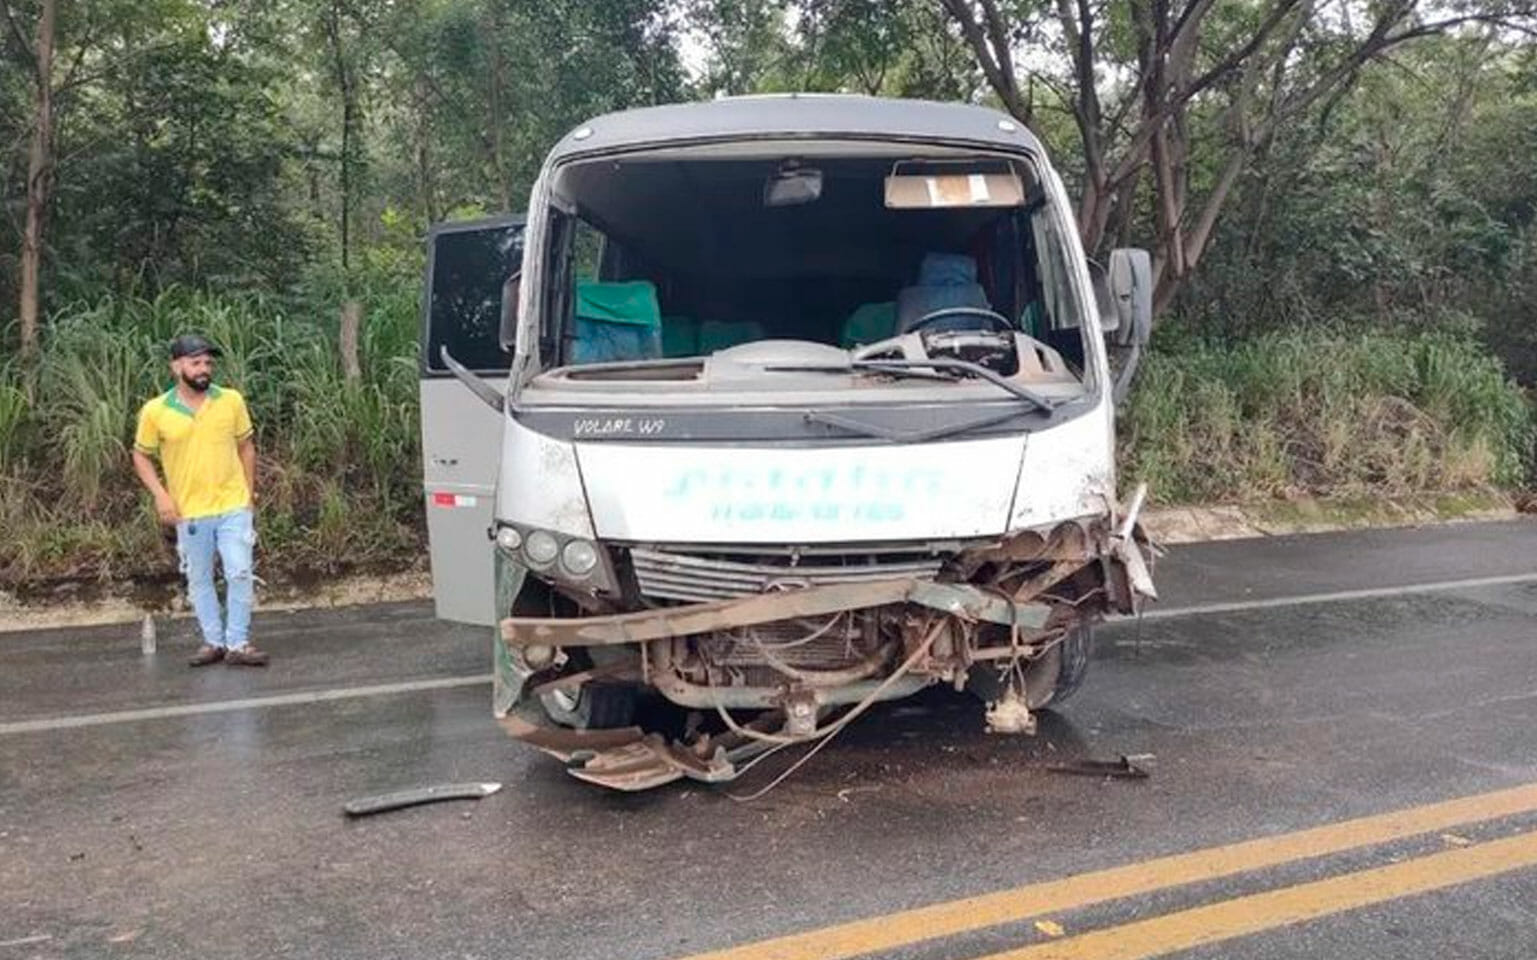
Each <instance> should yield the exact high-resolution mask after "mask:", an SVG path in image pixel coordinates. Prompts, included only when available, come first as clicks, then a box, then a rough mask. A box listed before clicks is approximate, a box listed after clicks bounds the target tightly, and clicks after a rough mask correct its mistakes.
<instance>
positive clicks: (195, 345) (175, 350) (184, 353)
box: [171, 333, 224, 360]
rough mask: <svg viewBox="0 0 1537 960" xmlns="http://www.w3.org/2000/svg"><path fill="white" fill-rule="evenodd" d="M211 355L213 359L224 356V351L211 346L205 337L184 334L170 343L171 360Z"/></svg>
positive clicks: (211, 343) (210, 342)
mask: <svg viewBox="0 0 1537 960" xmlns="http://www.w3.org/2000/svg"><path fill="white" fill-rule="evenodd" d="M205 353H207V354H211V355H212V356H215V357H222V356H224V351H223V350H220V349H219V348H218V347H216V346H214V345H213V342H212V341H210V340H209V339H208V338H207V337H202V336H199V335H198V334H195V333H184V334H182V335H181V336H179V337H177V338H176V339H175V340H172V341H171V359H172V360H180V359H181V358H182V357H197V356H201V355H202V354H205Z"/></svg>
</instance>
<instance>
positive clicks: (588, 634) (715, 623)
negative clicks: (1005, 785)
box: [502, 580, 1051, 647]
mask: <svg viewBox="0 0 1537 960" xmlns="http://www.w3.org/2000/svg"><path fill="white" fill-rule="evenodd" d="M895 603H915V604H918V605H919V606H923V607H928V608H930V609H932V610H937V611H939V612H942V613H949V614H954V615H956V616H960V617H966V618H969V619H974V620H986V621H989V622H992V623H997V624H1002V625H1004V626H1014V625H1018V626H1022V627H1031V628H1039V627H1041V626H1044V625H1045V623H1046V619H1047V617H1048V616H1049V615H1050V612H1051V611H1050V608H1048V607H1047V606H1045V605H1044V604H1032V603H1021V602H1018V601H1015V600H1012V599H1010V598H1008V597H1001V596H995V595H993V594H989V593H987V592H985V591H984V590H982V589H981V588H979V587H975V586H972V585H970V584H964V583H934V582H931V581H922V580H880V581H873V582H869V583H840V584H830V585H828V586H824V587H811V588H809V589H806V590H789V591H785V592H782V593H765V594H759V595H757V596H751V597H742V598H739V599H735V600H722V601H717V602H715V603H699V604H689V605H686V606H678V607H666V608H661V609H656V610H641V611H637V612H634V613H618V614H612V615H609V616H600V617H580V618H533V617H509V618H507V619H506V620H503V621H502V637H503V639H504V640H505V641H506V642H507V644H508V645H509V646H513V647H528V646H533V645H535V644H539V645H553V646H563V647H564V646H585V647H593V646H613V645H618V644H630V643H644V642H646V641H649V640H661V639H666V638H671V637H687V636H694V635H697V634H703V633H714V632H717V631H721V630H732V629H736V628H739V627H748V626H754V625H757V624H763V623H772V622H774V621H778V620H789V619H794V618H796V617H816V616H824V615H826V614H830V613H838V612H840V611H844V610H862V609H866V608H869V607H881V606H886V605H888V604H895Z"/></svg>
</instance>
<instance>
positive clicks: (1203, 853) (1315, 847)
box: [687, 784, 1537, 960]
mask: <svg viewBox="0 0 1537 960" xmlns="http://www.w3.org/2000/svg"><path fill="white" fill-rule="evenodd" d="M1533 810H1537V784H1527V785H1525V786H1520V787H1513V788H1510V789H1507V790H1497V791H1494V792H1493V793H1483V794H1477V795H1475V796H1471V797H1461V798H1458V799H1456V800H1446V801H1443V802H1440V803H1432V804H1428V805H1426V806H1422V807H1411V808H1409V809H1407V810H1398V811H1395V812H1393V813H1383V814H1377V815H1374V816H1370V817H1362V818H1360V819H1356V820H1346V821H1343V822H1340V823H1332V824H1327V825H1325V826H1321V827H1313V828H1311V829H1307V830H1299V831H1297V832H1295V833H1286V834H1279V835H1277V836H1272V837H1260V838H1258V839H1255V840H1246V841H1243V842H1241V843H1234V844H1229V845H1226V846H1221V847H1209V848H1207V849H1204V850H1195V851H1191V852H1189V853H1181V854H1175V855H1173V856H1168V857H1160V858H1158V859H1156V860H1146V861H1143V862H1141V863H1132V864H1127V865H1125V866H1120V867H1111V868H1109V869H1107V870H1096V871H1094V872H1092V873H1082V874H1078V875H1077V876H1072V877H1064V878H1062V879H1060V880H1050V881H1046V882H1044V883H1035V884H1031V885H1029V886H1024V887H1017V888H1015V889H1012V890H1002V891H999V892H997V893H989V894H983V895H981V896H977V897H968V898H966V899H964V900H953V901H950V902H948V903H937V904H932V905H929V906H925V907H917V908H915V909H912V910H904V911H901V912H899V913H892V914H888V915H885V916H880V917H872V918H870V919H867V920H855V921H852V922H850V923H842V924H837V925H836V926H830V927H823V928H822V929H819V930H809V931H806V932H805V933H797V934H791V935H789V936H785V937H776V938H775V939H772V940H762V941H759V942H757V943H749V944H743V945H742V946H738V947H730V948H728V949H725V950H718V951H714V952H712V953H703V954H697V955H695V956H693V957H689V958H687V960H843V958H847V957H857V956H860V955H861V954H866V953H874V952H877V951H885V950H894V949H897V948H899V947H904V946H909V945H911V944H914V943H921V942H923V941H925V940H932V939H937V938H939V937H949V936H954V935H955V934H958V933H966V932H968V931H972V930H980V929H982V928H984V927H992V926H997V925H999V924H1005V923H1016V922H1018V921H1021V920H1027V919H1029V918H1031V917H1036V916H1040V915H1041V914H1045V913H1057V912H1061V911H1065V910H1075V909H1078V908H1079V907H1086V906H1089V905H1091V904H1096V903H1104V902H1107V901H1110V900H1119V899H1121V898H1123V897H1130V896H1136V895H1139V894H1144V893H1151V892H1153V891H1156V890H1166V889H1169V888H1171V887H1178V886H1183V885H1185V884H1190V883H1201V882H1203V881H1206V880H1215V879H1218V878H1221V877H1228V876H1233V875H1234V874H1239V873H1247V872H1249V871H1251V870H1261V869H1264V868H1266V867H1274V866H1277V865H1279V864H1283V863H1292V862H1294V861H1298V860H1306V859H1310V858H1312V857H1322V856H1327V855H1330V854H1335V853H1340V852H1342V851H1345V850H1354V849H1359V848H1361V847H1369V846H1375V845H1377V844H1381V843H1388V842H1390V841H1393V840H1401V839H1403V838H1405V837H1412V836H1417V835H1419V834H1422V833H1431V832H1433V831H1439V830H1445V829H1447V828H1449V827H1455V826H1457V825H1459V824H1468V823H1478V822H1482V821H1486V820H1497V819H1499V818H1501V817H1508V816H1512V815H1514V814H1518V813H1529V812H1531V811H1533ZM1065 842H1069V843H1070V842H1071V840H1067V841H1065Z"/></svg>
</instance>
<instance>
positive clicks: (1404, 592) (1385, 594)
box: [1112, 573, 1537, 623]
mask: <svg viewBox="0 0 1537 960" xmlns="http://www.w3.org/2000/svg"><path fill="white" fill-rule="evenodd" d="M1523 583H1537V573H1511V574H1505V575H1502V576H1497V577H1473V578H1471V579H1467V580H1436V581H1432V582H1430V583H1412V584H1404V585H1401V586H1395V587H1367V588H1365V589H1362V590H1337V591H1334V592H1331V593H1306V594H1301V595H1298V596H1293V597H1266V598H1265V599H1262V600H1234V601H1231V602H1228V603H1195V604H1190V605H1189V606H1184V607H1170V608H1167V609H1161V608H1159V607H1153V608H1152V609H1150V610H1146V611H1144V612H1143V613H1142V614H1141V615H1140V619H1142V620H1169V619H1173V618H1176V617H1198V616H1203V615H1206V614H1212V613H1241V612H1243V611H1245V610H1271V609H1274V608H1276V607H1304V606H1311V605H1313V604H1319V603H1339V602H1341V601H1345V600H1381V599H1388V598H1392V597H1405V596H1412V595H1413V594H1416V593H1444V592H1446V591H1449V590H1473V589H1477V588H1479V587H1506V586H1512V585H1518V584H1523ZM1138 619H1139V617H1138V616H1137V615H1131V616H1124V617H1115V618H1113V621H1112V622H1115V623H1132V622H1135V621H1136V620H1138Z"/></svg>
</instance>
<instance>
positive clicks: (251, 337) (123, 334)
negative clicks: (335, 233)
mask: <svg viewBox="0 0 1537 960" xmlns="http://www.w3.org/2000/svg"><path fill="white" fill-rule="evenodd" d="M405 259H409V258H405ZM372 266H373V267H374V268H365V269H364V270H363V271H362V272H361V274H360V275H359V276H360V281H359V282H358V283H357V284H356V286H355V288H354V290H353V292H352V295H353V296H356V297H357V298H358V299H360V300H361V301H362V303H363V305H364V311H365V315H364V326H363V329H362V335H361V337H360V344H359V352H360V362H361V367H362V376H361V378H360V379H358V380H356V381H349V380H347V379H346V377H345V376H344V374H343V371H342V366H341V361H340V359H339V356H338V352H337V348H336V343H337V332H338V326H339V314H340V305H341V302H342V298H343V296H344V295H345V293H344V290H343V288H342V286H341V285H340V284H339V283H328V282H326V281H325V279H324V278H321V279H319V280H312V281H311V282H309V283H308V284H306V285H305V286H303V287H301V288H300V290H299V292H298V293H297V294H296V295H294V296H290V297H285V298H278V297H266V296H261V295H257V294H251V293H237V294H223V295H217V294H212V293H209V292H206V291H198V290H189V289H177V288H173V289H169V290H166V291H164V292H162V293H160V294H159V295H157V296H155V297H152V298H146V297H133V296H101V297H99V298H97V299H95V300H92V301H87V302H79V303H73V304H66V305H64V306H63V307H62V308H60V309H59V310H57V311H55V313H54V314H53V316H51V317H50V318H49V323H48V325H47V328H46V329H47V336H46V339H45V341H44V345H43V351H42V354H41V357H40V360H39V363H38V365H37V369H36V375H35V377H33V378H32V380H31V383H30V384H29V383H25V382H24V381H23V379H22V377H21V373H20V370H19V367H18V366H17V365H16V364H15V363H14V362H13V363H10V364H6V365H4V366H0V527H3V528H4V531H5V536H4V537H0V584H11V585H16V584H20V583H26V582H31V581H38V580H46V579H51V578H56V577H70V578H81V577H84V578H97V579H126V578H143V577H148V578H160V577H165V576H169V575H171V574H172V573H173V572H174V568H173V563H172V560H173V557H172V552H171V551H170V549H169V548H168V547H167V546H166V545H165V543H164V542H163V540H162V538H161V536H160V534H159V531H158V530H157V528H156V526H155V522H154V518H153V516H152V515H151V513H150V511H149V509H148V506H147V501H146V498H145V497H144V495H143V494H142V492H141V491H140V490H139V488H138V485H137V482H136V481H135V480H134V478H133V475H132V469H131V466H130V463H129V458H128V451H129V449H130V445H131V443H132V437H133V430H134V426H135V423H136V420H137V415H138V410H139V407H140V405H141V404H142V403H143V402H144V401H145V400H147V399H149V398H150V397H152V396H154V395H156V394H158V393H160V392H163V391H164V390H165V389H167V387H168V386H169V385H170V383H171V378H170V373H169V370H168V365H167V360H166V354H165V349H166V344H167V342H168V341H169V340H170V339H171V337H173V336H175V335H176V334H178V333H181V332H184V331H189V330H194V331H198V332H201V333H204V334H206V335H208V336H209V337H211V338H212V339H213V340H214V341H215V342H217V343H219V344H220V345H221V346H222V347H223V348H224V351H225V353H224V356H223V358H222V359H221V360H220V362H219V368H218V374H217V380H218V382H219V383H221V384H224V385H227V386H232V387H235V388H237V389H239V390H240V391H241V392H242V393H243V394H244V395H245V396H246V398H247V401H248V403H249V405H250V408H251V413H252V417H253V420H254V421H255V423H256V430H257V447H258V452H259V457H260V459H259V465H258V474H259V477H260V479H259V487H260V490H261V501H260V508H259V509H258V511H257V522H258V528H259V532H260V536H261V542H262V544H263V548H262V549H263V557H262V561H263V566H264V570H265V573H264V575H267V576H271V575H274V574H276V575H281V574H282V573H283V572H293V571H296V570H307V571H313V572H317V573H320V572H329V571H337V570H341V569H347V568H359V567H361V568H401V567H404V566H408V565H410V564H412V563H413V562H416V560H417V558H418V556H419V553H420V549H419V548H420V539H421V538H420V529H421V496H420V476H421V474H420V466H419V454H418V452H417V451H418V440H417V438H418V424H417V405H416V350H417V310H418V305H417V304H418V301H417V296H418V291H419V286H418V279H417V278H418V275H419V264H415V263H394V262H392V263H388V264H385V265H382V266H380V265H377V264H375V265H372Z"/></svg>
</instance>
